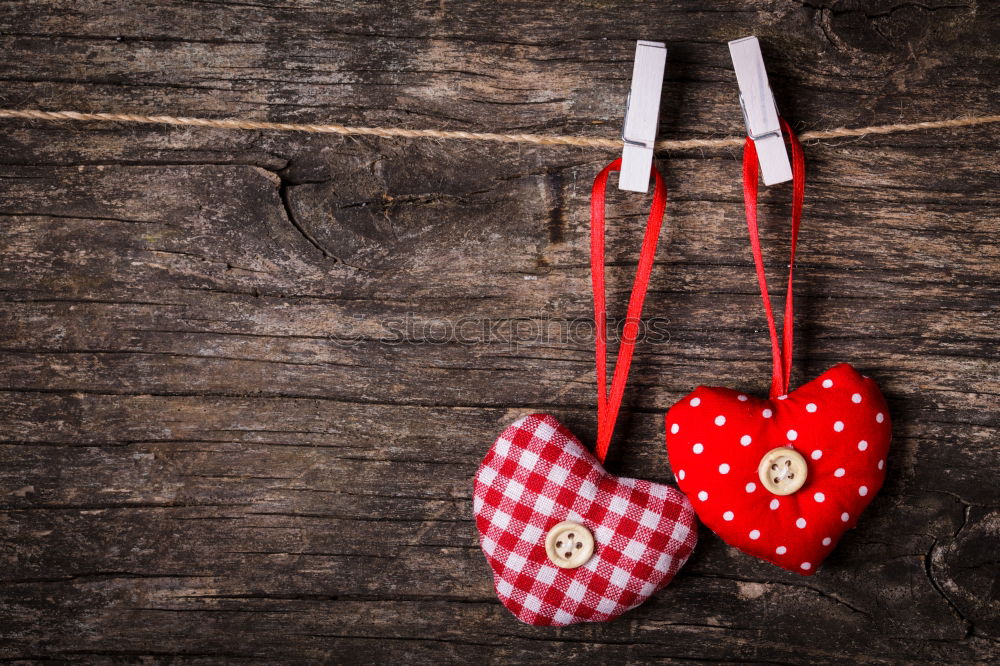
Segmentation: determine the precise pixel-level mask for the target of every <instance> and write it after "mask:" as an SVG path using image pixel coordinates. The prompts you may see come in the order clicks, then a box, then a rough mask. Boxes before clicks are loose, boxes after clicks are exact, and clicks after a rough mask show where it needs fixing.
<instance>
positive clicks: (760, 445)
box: [667, 363, 892, 575]
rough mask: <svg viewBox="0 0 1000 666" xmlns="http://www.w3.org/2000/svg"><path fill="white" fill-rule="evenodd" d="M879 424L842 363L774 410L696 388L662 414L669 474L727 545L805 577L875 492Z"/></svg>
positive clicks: (884, 431) (864, 388) (885, 441)
mask: <svg viewBox="0 0 1000 666" xmlns="http://www.w3.org/2000/svg"><path fill="white" fill-rule="evenodd" d="M888 414H889V411H888V409H887V408H886V404H885V399H884V398H883V397H882V394H881V392H880V391H879V389H878V386H876V384H875V382H874V381H872V380H871V379H868V378H866V377H862V376H861V375H860V374H858V372H857V371H856V370H855V369H854V368H852V367H851V366H850V365H848V364H846V363H841V364H840V365H837V366H835V367H833V368H831V369H830V370H827V371H826V372H825V373H824V374H822V375H820V376H819V377H818V378H816V379H814V380H813V381H811V382H809V383H808V384H806V385H804V386H802V387H800V388H799V389H798V390H796V391H793V392H792V393H790V394H788V395H787V396H779V397H778V398H775V399H773V400H760V399H758V398H753V397H750V396H747V395H744V394H742V393H739V392H737V391H733V390H730V389H725V388H707V387H704V386H703V387H699V388H698V389H696V390H694V391H693V392H692V393H690V394H689V395H688V396H687V397H685V398H684V399H683V400H681V401H680V402H678V403H677V404H676V405H674V406H673V407H671V408H670V411H669V412H667V450H668V452H669V454H670V468H671V469H672V470H674V474H675V476H676V477H677V482H678V484H679V485H680V487H681V490H683V491H684V492H685V493H686V494H687V495H688V497H690V498H691V500H692V502H693V503H694V507H695V510H696V511H697V512H698V517H699V518H700V519H701V521H702V522H703V523H705V525H707V526H708V527H709V528H711V530H712V531H713V532H715V533H716V534H718V535H719V536H720V537H722V539H723V540H724V541H725V542H726V543H728V544H729V545H731V546H735V547H736V548H739V549H740V550H742V551H743V552H745V553H749V554H750V555H754V556H755V557H759V558H761V559H764V560H767V561H769V562H773V563H774V564H777V565H778V566H780V567H784V568H785V569H789V570H791V571H795V572H796V573H800V574H805V575H811V574H813V573H815V572H816V569H817V568H818V567H819V565H820V563H821V562H822V561H823V560H824V559H825V558H826V556H827V555H829V554H830V551H832V550H833V548H834V547H835V546H836V544H837V541H838V540H839V539H840V537H841V536H842V535H843V533H844V532H845V531H846V530H848V529H849V528H851V527H854V525H855V523H857V520H858V517H859V516H860V515H861V512H862V511H864V509H865V507H867V506H868V504H869V503H870V502H871V501H872V499H873V498H874V497H875V494H876V493H877V492H878V490H879V488H881V487H882V482H883V481H884V479H885V461H886V455H887V454H888V451H889V440H890V439H891V435H892V428H891V425H890V423H889V418H888ZM789 450H790V451H791V452H792V453H789Z"/></svg>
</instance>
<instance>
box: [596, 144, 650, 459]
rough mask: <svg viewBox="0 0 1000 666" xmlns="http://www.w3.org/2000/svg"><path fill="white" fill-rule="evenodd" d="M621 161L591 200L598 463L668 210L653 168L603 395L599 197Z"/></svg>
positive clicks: (604, 324)
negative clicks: (634, 265) (638, 245)
mask: <svg viewBox="0 0 1000 666" xmlns="http://www.w3.org/2000/svg"><path fill="white" fill-rule="evenodd" d="M621 163H622V161H621V158H619V159H617V160H615V161H614V162H612V163H611V164H609V165H608V166H606V167H604V169H603V170H602V171H601V173H599V174H598V175H597V178H595V179H594V187H593V189H592V190H591V194H590V271H591V279H592V282H593V289H594V324H595V328H596V331H595V337H596V341H595V348H596V356H597V448H596V453H597V458H598V460H600V461H601V462H602V463H603V462H604V459H605V458H606V457H607V455H608V446H610V444H611V435H612V434H613V433H614V429H615V421H617V420H618V411H619V409H620V408H621V403H622V397H623V396H624V394H625V382H626V381H627V379H628V371H629V367H630V366H631V364H632V353H633V351H634V350H635V343H636V341H637V339H638V337H639V321H640V319H639V318H640V317H641V316H642V305H643V302H644V301H645V299H646V292H647V291H648V289H649V277H650V274H651V273H652V271H653V259H654V257H655V256H656V243H657V241H658V240H659V237H660V227H661V226H662V224H663V215H664V212H665V211H666V207H667V192H666V188H665V187H664V185H663V178H662V177H661V176H660V172H659V171H658V170H657V169H656V166H655V165H654V166H653V167H652V168H651V169H650V173H651V175H652V176H653V178H654V179H655V181H656V186H655V188H654V190H653V203H652V205H651V206H650V210H649V219H648V220H647V222H646V233H645V235H644V237H643V239H642V249H641V250H640V252H639V265H638V267H637V268H636V271H635V281H634V282H633V283H632V295H631V296H630V297H629V302H628V312H627V314H626V319H625V326H624V327H623V331H622V341H621V344H620V345H619V349H618V361H617V362H616V363H615V372H614V376H613V377H612V379H611V392H610V394H609V392H608V379H607V364H608V359H607V356H608V340H607V333H608V330H607V327H608V318H607V310H606V307H607V306H606V302H605V293H604V193H605V188H606V187H607V182H608V175H609V174H610V173H611V172H612V171H619V170H620V169H621Z"/></svg>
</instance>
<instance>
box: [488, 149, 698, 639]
mask: <svg viewBox="0 0 1000 666" xmlns="http://www.w3.org/2000/svg"><path fill="white" fill-rule="evenodd" d="M620 165H621V160H615V161H614V162H612V163H611V164H609V165H608V166H607V167H605V168H604V169H603V170H602V171H601V173H600V174H599V175H598V176H597V178H596V179H595V181H594V187H593V190H592V192H591V207H590V219H591V241H590V265H591V275H592V280H593V288H594V320H595V324H596V326H595V331H596V341H595V346H596V357H597V389H598V391H597V446H596V454H597V455H596V457H595V456H592V455H591V454H590V453H588V452H587V450H586V449H585V448H584V447H583V445H582V444H580V441H579V440H578V439H577V438H576V437H574V436H573V434H572V433H571V432H570V431H569V430H567V429H566V428H565V427H564V426H562V425H561V424H560V423H559V422H558V421H557V420H556V419H555V418H553V417H552V416H549V415H547V414H534V415H532V416H526V417H524V418H522V419H519V420H518V421H516V422H514V424H512V425H511V426H510V427H508V428H507V429H506V430H504V431H503V433H502V434H501V435H500V437H498V438H497V440H496V442H494V443H493V446H492V447H490V450H489V451H488V452H487V454H486V457H485V458H484V459H483V462H482V465H480V467H479V470H478V471H477V472H476V476H475V480H474V482H473V511H474V513H475V517H476V527H477V528H478V530H479V542H480V545H481V546H482V549H483V553H484V554H485V555H486V560H487V562H489V565H490V567H491V568H492V569H493V583H494V587H495V588H496V592H497V597H499V599H500V601H501V602H502V603H503V605H504V606H506V607H507V608H508V610H510V611H511V612H512V613H513V614H514V615H515V616H516V617H517V619H519V620H521V621H522V622H526V623H528V624H536V625H555V626H563V625H567V624H574V623H577V622H601V621H605V620H611V619H613V618H615V617H618V616H619V615H621V614H622V613H624V612H625V611H627V610H629V609H630V608H634V607H635V606H638V605H639V604H641V603H642V602H643V601H644V600H646V599H648V598H649V596H650V595H652V594H653V593H654V592H656V591H657V590H659V589H661V588H662V587H664V586H665V585H666V584H667V583H669V582H670V581H671V579H673V577H674V574H676V573H677V570H678V569H680V568H681V567H682V566H683V565H684V563H685V562H686V561H687V559H688V556H689V555H690V554H691V551H692V550H693V549H694V546H695V542H696V540H697V529H696V526H695V519H694V510H693V509H692V508H691V503H690V502H689V501H688V500H687V498H686V497H685V496H684V495H683V494H681V493H680V492H679V491H677V490H674V489H672V488H669V487H667V486H664V485H661V484H658V483H651V482H649V481H640V480H637V479H628V478H619V477H616V476H614V475H612V474H609V473H608V472H607V471H605V470H604V468H603V467H602V466H601V463H603V462H604V459H605V457H606V456H607V451H608V446H609V444H610V441H611V436H612V434H613V432H614V427H615V421H616V420H617V417H618V411H619V408H620V407H621V401H622V396H623V394H624V391H625V382H626V380H627V378H628V370H629V365H630V364H631V361H632V352H633V350H634V348H635V342H636V337H637V335H638V325H637V324H638V321H639V317H640V316H641V315H642V304H643V301H644V300H645V296H646V291H647V287H648V285H649V277H650V274H651V272H652V269H653V259H654V256H655V254H656V243H657V239H658V238H659V235H660V226H661V224H662V222H663V214H664V210H665V207H666V194H665V190H664V186H663V179H662V178H661V176H660V174H659V172H658V171H657V170H656V168H655V167H653V168H652V169H651V172H652V175H653V177H654V178H655V181H656V188H655V189H654V191H653V204H652V208H651V209H650V213H649V219H648V221H647V222H646V233H645V235H644V237H643V241H642V250H641V252H640V256H639V266H638V268H637V269H636V277H635V281H634V283H633V285H632V295H631V297H630V299H629V305H628V314H627V323H626V326H625V330H624V334H623V336H622V342H621V347H620V349H619V353H618V362H617V363H616V364H615V371H614V377H613V378H612V381H611V390H610V392H609V391H608V388H607V315H606V312H605V295H604V190H605V187H606V185H607V179H608V175H609V174H610V172H611V171H614V170H618V169H619V167H620Z"/></svg>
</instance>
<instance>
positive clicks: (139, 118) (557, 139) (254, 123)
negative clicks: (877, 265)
mask: <svg viewBox="0 0 1000 666" xmlns="http://www.w3.org/2000/svg"><path fill="white" fill-rule="evenodd" d="M2 118H23V119H28V120H54V121H60V120H70V121H76V122H85V121H103V122H117V123H133V124H143V125H174V126H185V127H210V128H214V129H225V130H264V131H275V132H306V133H311V134H338V135H341V136H376V137H380V138H383V139H395V138H404V139H438V140H465V141H492V142H497V143H524V144H534V145H538V146H578V147H583V148H609V149H615V150H617V149H620V148H621V146H622V142H621V140H620V139H602V138H599V137H581V136H571V135H566V134H500V133H495V132H466V131H463V130H436V129H406V128H403V127H356V126H350V125H337V124H314V123H275V122H268V121H263V120H249V119H240V118H230V119H214V118H191V117H186V116H164V115H153V116H150V115H140V114H134V113H82V112H80V111H42V110H39V109H0V119H2ZM991 123H1000V115H994V116H972V117H966V118H949V119H941V120H928V121H924V122H917V123H897V124H893V125H872V126H869V127H838V128H836V129H828V130H813V131H810V132H802V133H801V134H800V135H799V140H800V141H817V140H822V139H843V138H847V137H860V136H865V135H867V134H895V133H898V132H916V131H921V130H933V129H952V128H956V127H972V126H974V125H987V124H991ZM744 140H745V137H742V136H739V137H735V136H734V137H725V138H719V139H678V140H666V141H657V142H656V149H657V150H691V149H695V148H728V147H739V146H742V145H743V142H744Z"/></svg>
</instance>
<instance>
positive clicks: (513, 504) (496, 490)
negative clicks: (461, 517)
mask: <svg viewBox="0 0 1000 666" xmlns="http://www.w3.org/2000/svg"><path fill="white" fill-rule="evenodd" d="M473 508H474V511H475V516H476V527H477V528H478V529H479V537H480V545H481V546H482V549H483V553H485V555H486V559H487V560H488V561H489V564H490V567H491V568H492V569H493V582H494V586H495V587H496V592H497V597H499V599H500V601H501V602H502V603H503V605H504V606H506V607H507V609H508V610H510V611H511V612H512V613H513V614H514V615H515V616H516V617H517V618H518V619H519V620H521V621H522V622H526V623H528V624H535V625H554V626H563V625H567V624H575V623H577V622H601V621H605V620H610V619H613V618H615V617H618V616H619V615H621V614H622V613H624V612H625V611H627V610H629V609H631V608H634V607H636V606H638V605H639V604H641V603H642V602H643V601H645V600H646V599H647V598H648V597H649V596H650V595H652V594H653V593H654V592H656V591H657V590H659V589H661V588H663V587H664V586H666V585H667V584H668V583H669V582H670V581H671V580H672V579H673V577H674V574H676V573H677V571H678V570H679V569H680V568H681V567H682V566H683V565H684V563H685V562H686V561H687V559H688V556H690V554H691V551H692V550H693V549H694V546H695V543H696V541H697V529H696V526H695V520H694V511H693V510H692V508H691V503H690V502H689V501H688V499H687V498H686V497H685V496H684V495H683V494H681V493H680V492H678V491H677V490H674V489H673V488H669V487H667V486H664V485H661V484H658V483H650V482H649V481H641V480H637V479H629V478H619V477H616V476H613V475H611V474H608V473H607V472H606V471H605V470H604V468H603V467H601V465H600V464H599V463H598V462H597V460H596V459H595V458H594V457H593V456H591V455H590V453H589V452H588V451H587V450H586V449H585V448H584V447H583V445H581V444H580V442H579V440H577V438H576V437H574V436H573V434H572V433H571V432H570V431H569V430H567V429H566V428H565V427H564V426H563V425H562V424H560V423H559V422H558V421H557V420H556V419H555V418H553V417H552V416H549V415H548V414H533V415H531V416H526V417H524V418H522V419H519V420H518V421H516V422H514V423H513V424H512V425H511V426H510V427H509V428H507V429H506V430H504V432H503V433H502V434H501V435H500V437H498V438H497V440H496V442H494V444H493V446H492V447H490V450H489V452H488V453H487V454H486V457H485V458H484V459H483V462H482V465H481V466H480V467H479V470H478V471H477V472H476V478H475V484H474V496H473ZM565 520H571V521H574V522H577V523H580V524H582V525H583V526H585V527H586V528H587V529H588V530H590V532H591V533H592V534H593V536H594V542H595V547H594V554H593V556H592V557H591V558H590V559H589V560H588V561H587V562H586V564H584V565H583V566H580V567H578V568H576V569H564V568H560V567H557V566H556V565H554V564H553V563H552V562H551V561H550V560H549V558H548V556H547V555H546V550H545V536H546V533H547V532H548V530H549V529H551V528H552V527H553V526H555V525H557V524H559V523H561V522H562V521H565Z"/></svg>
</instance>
